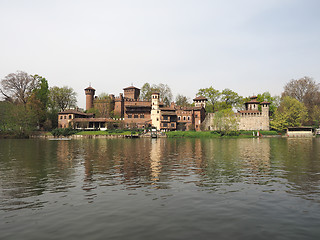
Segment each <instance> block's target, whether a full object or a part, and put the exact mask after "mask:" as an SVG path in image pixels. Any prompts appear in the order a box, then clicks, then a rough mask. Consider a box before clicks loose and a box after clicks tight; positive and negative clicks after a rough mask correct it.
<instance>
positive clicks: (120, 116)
mask: <svg viewBox="0 0 320 240" xmlns="http://www.w3.org/2000/svg"><path fill="white" fill-rule="evenodd" d="M123 90H124V93H123V94H122V93H120V94H119V96H118V97H115V96H114V95H109V98H108V99H99V98H98V97H96V96H95V91H96V90H95V89H94V88H92V87H91V86H90V87H88V88H86V89H85V90H84V91H85V95H86V110H87V111H90V110H91V109H98V110H100V112H103V113H104V114H103V116H101V117H99V118H97V117H95V116H94V114H92V113H91V114H88V113H81V112H77V111H75V110H68V111H69V112H68V111H65V112H60V113H59V116H58V117H59V127H60V128H66V127H68V126H72V127H74V128H81V129H107V128H108V124H113V123H118V124H119V122H120V124H121V125H122V126H123V127H126V128H134V127H137V128H146V127H151V126H153V127H156V128H157V130H162V131H172V130H177V129H180V130H191V129H195V130H196V131H200V125H201V123H202V122H203V121H204V119H205V104H206V101H207V99H206V98H204V97H201V96H199V97H196V98H195V99H194V104H195V107H180V106H176V105H175V104H174V103H172V104H171V105H170V106H164V104H163V103H162V102H160V94H159V93H153V94H152V96H151V101H143V100H140V99H139V96H140V89H139V88H136V87H134V86H130V87H127V88H124V89H123ZM70 111H71V112H73V113H70ZM111 113H112V114H111ZM68 114H69V115H70V116H69V115H68ZM66 115H68V121H64V119H65V116H66ZM111 115H113V118H111ZM60 120H61V121H60Z"/></svg>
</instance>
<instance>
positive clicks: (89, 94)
mask: <svg viewBox="0 0 320 240" xmlns="http://www.w3.org/2000/svg"><path fill="white" fill-rule="evenodd" d="M84 92H85V94H86V110H89V109H90V108H93V98H94V93H95V92H96V90H95V89H94V88H92V87H91V86H90V87H87V88H86V89H85V90H84Z"/></svg>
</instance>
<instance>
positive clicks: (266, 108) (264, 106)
mask: <svg viewBox="0 0 320 240" xmlns="http://www.w3.org/2000/svg"><path fill="white" fill-rule="evenodd" d="M260 105H261V113H262V115H263V116H266V117H269V110H270V103H269V102H261V103H260Z"/></svg>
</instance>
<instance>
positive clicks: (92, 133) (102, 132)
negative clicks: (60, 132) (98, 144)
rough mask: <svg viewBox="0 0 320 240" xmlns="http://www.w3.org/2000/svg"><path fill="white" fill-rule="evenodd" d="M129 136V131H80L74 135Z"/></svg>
mask: <svg viewBox="0 0 320 240" xmlns="http://www.w3.org/2000/svg"><path fill="white" fill-rule="evenodd" d="M130 134H131V131H81V132H78V133H76V134H75V135H130ZM132 134H134V133H132Z"/></svg>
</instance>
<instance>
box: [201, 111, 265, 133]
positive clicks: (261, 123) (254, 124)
mask: <svg viewBox="0 0 320 240" xmlns="http://www.w3.org/2000/svg"><path fill="white" fill-rule="evenodd" d="M236 114H237V117H238V121H239V127H238V130H266V131H267V130H270V127H269V116H268V115H266V114H263V113H261V114H252V115H240V114H238V113H236ZM213 120H214V113H207V115H206V118H205V120H204V122H203V123H202V129H203V130H204V131H208V130H209V131H214V130H215V129H214V127H213Z"/></svg>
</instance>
